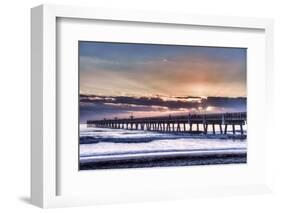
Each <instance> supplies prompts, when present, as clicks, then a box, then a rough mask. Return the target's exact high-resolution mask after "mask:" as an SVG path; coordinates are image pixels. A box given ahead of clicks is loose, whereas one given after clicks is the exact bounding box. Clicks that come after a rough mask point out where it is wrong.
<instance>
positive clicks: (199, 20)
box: [31, 5, 273, 208]
mask: <svg viewBox="0 0 281 213" xmlns="http://www.w3.org/2000/svg"><path fill="white" fill-rule="evenodd" d="M60 18H63V19H69V20H73V19H78V20H100V21H118V23H119V24H122V22H124V23H125V22H126V23H127V22H130V23H143V25H145V24H149V23H153V24H155V25H168V26H171V27H172V26H199V27H206V28H212V29H215V28H219V29H226V30H227V31H230V32H231V31H232V30H240V29H241V30H257V31H261V32H263V37H262V38H261V40H262V41H264V42H265V44H263V45H264V49H263V50H264V53H262V55H263V54H264V56H262V61H263V62H264V63H263V64H264V67H263V68H261V73H260V77H257V79H259V80H257V79H254V78H255V77H254V76H253V75H252V74H251V75H248V78H249V79H248V80H249V81H250V82H252V83H250V87H251V90H254V89H255V88H258V87H260V92H261V93H262V94H263V95H264V96H263V97H264V99H262V102H263V104H261V105H262V107H261V109H260V110H263V109H264V108H265V107H266V108H267V109H268V110H267V113H266V114H265V115H264V116H265V117H264V118H265V119H266V120H267V122H269V121H270V119H272V116H270V113H271V112H272V110H270V109H272V108H273V100H272V97H273V96H272V94H271V91H272V87H273V85H272V82H273V80H272V79H273V62H272V60H273V21H272V20H270V19H257V18H238V17H216V16H197V15H187V14H173V13H171V14H166V13H163V14H162V13H152V12H142V11H122V10H110V9H97V8H84V7H74V6H54V5H41V6H38V7H35V8H32V10H31V26H32V29H31V42H32V45H31V57H32V62H31V69H32V70H31V73H32V76H31V78H32V79H31V81H32V88H31V90H32V91H31V93H32V94H31V97H32V103H31V112H32V118H31V131H32V132H31V140H32V141H31V201H32V203H33V204H35V205H37V206H40V207H43V208H47V207H59V206H76V205H91V204H99V203H114V202H129V201H132V202H138V201H143V200H165V199H178V198H181V199H182V198H187V197H197V196H210V195H232V194H252V193H263V192H269V191H270V183H269V181H268V177H270V171H269V170H268V169H266V168H269V166H268V162H265V163H264V166H262V167H261V168H259V169H258V168H255V169H256V172H257V174H264V176H263V175H262V177H261V178H259V179H258V180H257V181H253V184H249V183H247V182H243V181H240V182H239V181H237V182H233V184H228V183H225V184H221V185H210V186H209V187H206V186H200V183H194V184H193V185H194V188H191V187H190V186H183V187H182V188H179V187H178V186H173V185H171V186H169V187H166V188H165V186H164V185H163V183H159V185H158V186H157V187H155V188H153V192H151V193H150V192H149V196H148V195H147V194H146V192H145V189H146V188H145V187H144V190H143V191H140V189H138V188H137V186H136V189H135V192H134V190H132V189H131V190H129V189H125V190H124V191H122V190H121V191H118V190H117V191H116V190H115V191H112V195H111V194H110V193H108V191H105V192H104V193H102V189H98V188H97V192H96V194H93V195H89V194H86V193H85V194H83V192H81V193H79V194H60V193H59V192H58V191H59V190H58V188H59V187H58V184H62V183H61V181H63V179H60V177H59V174H60V173H61V169H62V168H61V166H58V159H60V154H61V153H60V152H59V151H58V144H57V140H58V134H59V133H58V131H57V119H58V110H57V108H58V103H59V101H58V95H57V92H58V87H59V85H60V83H61V82H60V80H58V78H57V69H58V61H57V55H58V54H57V50H58V45H59V44H58V41H57V36H58V24H57V23H58V20H59V19H60ZM234 36H235V35H234ZM234 38H235V37H234ZM252 73H253V72H252ZM262 76H264V77H265V78H262ZM73 80H74V79H73ZM255 80H257V82H258V81H260V82H264V85H265V87H264V88H263V87H262V86H261V85H258V84H257V83H256V84H255V83H254V82H255ZM253 117H254V116H253ZM270 131H271V130H270V128H268V126H266V131H265V132H264V133H262V134H263V135H262V137H260V138H261V139H260V141H259V143H260V144H261V146H260V147H263V148H264V147H266V146H268V144H270ZM263 139H264V140H263ZM250 148H251V147H250ZM252 149H255V148H252ZM257 153H259V154H260V155H262V156H260V157H261V158H262V160H264V161H265V158H266V152H265V151H262V148H261V149H260V150H257V151H256V154H257ZM183 169H184V168H181V170H176V169H173V168H172V169H170V170H169V173H165V172H164V173H161V175H164V176H167V175H168V176H169V175H170V176H169V177H170V178H171V179H173V178H175V177H176V175H177V174H179V175H181V174H182V172H183ZM226 169H227V168H226ZM195 170H196V168H195ZM197 170H198V169H197ZM211 170H213V171H215V168H214V167H210V169H208V171H207V170H206V171H205V172H206V173H204V174H208V172H209V173H210V171H211ZM220 170H221V169H220ZM243 170H245V171H246V170H247V168H243ZM132 172H134V170H131V172H130V173H128V177H127V178H129V177H130V175H134V176H133V177H136V176H142V175H144V170H137V171H135V172H134V174H132ZM171 172H172V173H173V174H172V173H171ZM145 173H151V174H154V175H155V174H157V173H159V170H157V169H150V170H146V171H145ZM198 174H199V173H198ZM90 175H91V176H94V175H96V174H93V173H92V174H90ZM114 175H120V172H119V174H117V173H115V174H114ZM121 175H122V174H121ZM123 176H124V175H123ZM164 176H163V177H164ZM103 177H105V176H101V177H100V178H103ZM142 177H144V176H142ZM145 177H146V178H148V177H149V176H145ZM241 177H242V176H241ZM106 178H107V179H106V180H111V178H112V176H111V177H110V176H106ZM124 178H125V180H126V175H125V177H124ZM238 179H239V178H238ZM249 179H250V177H249ZM59 180H60V181H59ZM70 180H71V181H74V179H73V180H72V179H71V178H70ZM87 180H89V178H88V179H87ZM112 181H114V180H112ZM125 182H126V181H125ZM70 183H71V182H70ZM73 184H76V183H74V182H73ZM161 184H162V185H161ZM68 186H69V185H68ZM161 186H163V187H161ZM129 187H130V186H128V188H129ZM187 189H188V190H187ZM75 190H77V189H75ZM119 193H122V196H120V194H119Z"/></svg>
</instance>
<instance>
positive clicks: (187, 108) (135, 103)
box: [80, 95, 246, 123]
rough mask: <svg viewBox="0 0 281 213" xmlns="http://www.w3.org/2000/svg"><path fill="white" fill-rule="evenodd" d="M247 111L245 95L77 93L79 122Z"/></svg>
mask: <svg viewBox="0 0 281 213" xmlns="http://www.w3.org/2000/svg"><path fill="white" fill-rule="evenodd" d="M235 111H246V98H244V97H239V98H229V97H207V98H206V97H170V98H169V97H162V96H155V97H136V96H99V95H80V121H81V122H82V123H85V122H86V120H88V119H103V118H114V117H119V118H127V117H129V116H130V115H134V116H135V117H146V116H159V115H169V114H183V113H215V112H235Z"/></svg>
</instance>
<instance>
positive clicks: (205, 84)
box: [79, 41, 246, 97]
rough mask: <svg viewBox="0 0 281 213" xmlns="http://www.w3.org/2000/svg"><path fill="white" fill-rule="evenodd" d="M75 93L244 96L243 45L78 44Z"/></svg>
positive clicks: (244, 67)
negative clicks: (78, 78)
mask: <svg viewBox="0 0 281 213" xmlns="http://www.w3.org/2000/svg"><path fill="white" fill-rule="evenodd" d="M79 72H80V94H96V95H130V96H132V95H133V96H155V95H161V96H219V97H245V96H246V49H244V48H216V47H198V46H179V45H177V46H176V45H155V44H154V45H153V44H128V43H106V42H83V41H80V42H79Z"/></svg>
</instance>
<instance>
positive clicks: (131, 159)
mask: <svg viewBox="0 0 281 213" xmlns="http://www.w3.org/2000/svg"><path fill="white" fill-rule="evenodd" d="M246 162H247V153H246V150H229V151H226V150H223V151H222V150H220V151H219V150H218V151H217V152H216V151H209V152H208V151H204V152H202V151H200V152H177V153H176V152H174V153H170V154H169V153H166V154H163V153H160V154H159V155H157V154H156V153H153V154H152V155H146V156H145V155H143V154H142V155H139V156H123V157H122V156H121V157H120V156H119V158H118V157H116V156H115V157H114V156H111V157H108V158H89V159H88V160H85V159H84V161H80V163H79V170H95V169H125V168H149V167H177V166H196V165H216V164H237V163H246Z"/></svg>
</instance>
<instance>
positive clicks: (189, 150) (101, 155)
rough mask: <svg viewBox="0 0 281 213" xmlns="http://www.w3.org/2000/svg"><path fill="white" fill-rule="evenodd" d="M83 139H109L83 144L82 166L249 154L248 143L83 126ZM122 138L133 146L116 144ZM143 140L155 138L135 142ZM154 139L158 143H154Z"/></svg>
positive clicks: (81, 147) (81, 149)
mask: <svg viewBox="0 0 281 213" xmlns="http://www.w3.org/2000/svg"><path fill="white" fill-rule="evenodd" d="M80 137H95V138H97V140H99V139H100V140H101V141H102V140H104V139H107V142H98V143H89V144H80V162H84V161H89V160H94V159H95V160H99V159H112V158H116V159H118V158H122V159H123V158H131V157H139V156H140V157H145V156H152V155H153V156H155V155H178V154H189V155H190V154H198V153H200V154H201V155H202V154H204V153H205V154H206V153H207V154H210V153H215V154H218V153H237V152H239V153H246V149H247V143H246V140H231V139H216V138H212V139H198V138H196V139H194V138H184V137H183V136H181V135H178V136H177V138H175V135H173V134H162V133H157V132H149V131H139V130H123V129H100V128H86V127H83V126H82V127H81V129H80ZM169 137H171V139H170V138H169ZM120 138H122V139H129V140H128V141H132V142H126V143H123V142H122V143H120V142H116V140H118V139H120ZM143 138H153V140H152V141H150V142H138V143H135V142H134V140H138V139H143ZM154 138H156V139H155V140H154ZM159 138H160V139H159ZM111 141H112V142H111Z"/></svg>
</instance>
